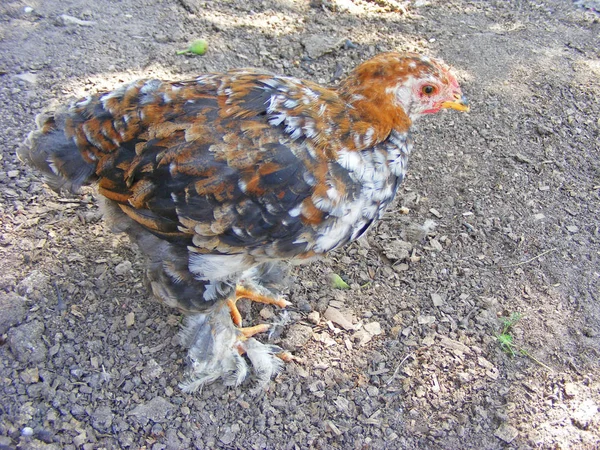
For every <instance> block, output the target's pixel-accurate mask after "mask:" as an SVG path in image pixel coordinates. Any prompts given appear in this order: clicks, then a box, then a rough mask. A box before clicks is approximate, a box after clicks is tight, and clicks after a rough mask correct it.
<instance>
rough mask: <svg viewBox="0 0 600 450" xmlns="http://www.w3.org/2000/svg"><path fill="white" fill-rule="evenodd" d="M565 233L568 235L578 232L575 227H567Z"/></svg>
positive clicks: (577, 228)
mask: <svg viewBox="0 0 600 450" xmlns="http://www.w3.org/2000/svg"><path fill="white" fill-rule="evenodd" d="M567 231H568V232H569V233H577V232H578V231H579V227H578V226H576V225H569V226H567Z"/></svg>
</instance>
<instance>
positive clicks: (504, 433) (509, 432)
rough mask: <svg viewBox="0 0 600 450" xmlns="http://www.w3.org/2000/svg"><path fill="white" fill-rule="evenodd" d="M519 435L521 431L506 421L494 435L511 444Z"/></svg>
mask: <svg viewBox="0 0 600 450" xmlns="http://www.w3.org/2000/svg"><path fill="white" fill-rule="evenodd" d="M518 435H519V431H518V430H517V429H516V428H515V427H512V426H510V425H508V424H506V423H503V424H502V425H500V426H499V427H498V429H497V430H496V431H495V432H494V436H496V437H497V438H498V439H500V440H502V441H504V442H506V443H507V444H510V443H511V442H512V441H513V440H514V439H515V438H516V437H517V436H518Z"/></svg>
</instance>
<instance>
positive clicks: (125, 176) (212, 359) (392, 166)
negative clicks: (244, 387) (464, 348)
mask: <svg viewBox="0 0 600 450" xmlns="http://www.w3.org/2000/svg"><path fill="white" fill-rule="evenodd" d="M448 108H450V109H455V110H459V111H467V110H468V105H467V103H466V101H465V100H464V98H463V96H462V93H461V89H460V87H459V84H458V82H457V80H456V78H455V77H454V76H453V75H452V74H451V73H450V71H449V69H448V68H447V67H446V66H445V65H444V64H442V63H441V62H438V61H435V60H433V59H430V58H428V57H425V56H419V55H417V54H400V53H385V54H381V55H378V56H376V57H374V58H372V59H370V60H368V61H366V62H364V63H363V64H361V65H359V66H358V67H357V68H356V69H355V70H354V71H352V72H351V73H350V74H349V75H348V76H347V77H346V78H345V79H344V80H343V81H341V83H340V84H339V86H338V87H336V88H326V87H323V86H320V85H318V84H316V83H313V82H311V81H307V80H302V79H298V78H292V77H287V76H280V75H275V74H272V73H269V72H266V71H260V70H254V69H242V70H232V71H229V72H226V73H211V74H204V75H200V76H199V77H197V78H196V79H194V80H190V81H178V82H164V81H160V80H155V79H144V80H139V81H135V82H132V83H130V84H126V85H123V86H121V87H119V88H117V89H116V90H114V91H112V92H105V93H98V94H95V95H91V96H89V97H86V98H83V99H81V100H79V101H77V102H75V103H73V104H71V105H70V106H66V107H61V108H58V109H56V110H55V111H52V112H46V113H42V114H40V115H39V116H38V118H37V125H38V130H36V131H33V132H32V133H30V135H29V136H28V138H27V140H26V142H25V145H24V146H23V147H22V148H21V150H20V151H19V154H20V158H21V159H22V160H24V161H26V162H28V163H29V164H31V165H33V166H35V167H37V168H38V169H39V170H41V171H42V172H43V174H44V177H45V180H46V182H47V183H48V184H49V186H50V187H52V188H53V189H55V190H57V191H60V190H70V191H73V192H77V191H78V189H79V188H80V186H82V185H85V184H90V183H94V184H96V185H97V188H98V192H99V194H100V196H101V198H103V203H104V205H103V208H104V214H105V218H106V219H107V220H108V221H109V222H110V223H111V224H112V226H113V228H114V229H115V230H116V231H121V232H126V233H127V234H128V235H129V237H130V238H131V240H132V241H133V242H135V243H137V244H138V246H139V248H140V249H141V251H142V252H143V253H144V254H145V255H146V257H147V259H148V269H147V279H148V281H149V285H150V288H151V290H152V293H153V294H154V296H155V297H157V298H158V299H160V300H161V301H163V302H164V303H166V304H167V305H170V306H173V307H175V308H178V309H179V310H181V311H183V312H185V313H186V314H187V315H188V319H187V324H186V328H185V330H184V331H183V341H184V343H185V344H186V345H187V347H189V352H188V356H189V361H190V363H191V368H190V371H189V379H188V381H187V382H186V383H184V385H183V386H184V389H187V390H190V391H191V390H195V389H197V388H199V387H201V386H203V385H204V384H206V383H210V382H213V381H215V380H221V381H222V382H224V383H225V384H231V385H238V384H240V383H241V382H242V381H243V380H244V379H245V378H246V377H247V375H248V374H249V373H250V372H251V370H253V371H254V373H255V375H256V377H257V378H258V380H259V381H260V382H262V383H264V382H266V381H268V380H269V379H270V378H271V377H272V376H274V375H275V374H276V373H277V372H278V371H279V370H280V369H281V367H282V364H283V363H282V360H283V359H286V354H285V353H283V352H282V350H281V349H280V348H279V347H277V346H274V345H268V344H263V343H261V342H259V341H258V340H257V339H256V338H255V337H254V336H255V335H256V334H258V333H261V332H264V331H266V330H267V329H268V328H269V325H267V324H262V325H257V326H255V327H248V328H242V327H241V325H242V318H241V315H240V313H239V312H238V310H237V307H236V301H237V300H238V299H240V298H246V299H250V300H253V301H258V302H262V303H267V304H273V305H277V306H278V307H281V308H284V307H286V306H287V305H288V304H289V303H288V301H287V300H286V299H285V298H284V297H283V296H282V291H281V286H282V284H281V283H282V282H281V279H282V277H284V276H285V273H286V267H287V266H288V265H289V263H292V264H297V263H305V262H308V261H311V260H312V259H314V258H316V257H319V256H322V255H324V254H326V253H327V252H329V251H331V250H334V249H336V248H339V247H341V246H343V245H345V244H347V243H349V242H351V241H354V240H355V239H357V238H359V237H360V236H361V235H363V234H364V233H365V232H366V231H367V230H368V229H369V228H370V227H371V226H372V225H373V223H374V222H375V221H376V220H377V219H379V218H380V217H381V216H382V214H383V212H384V210H385V209H386V206H387V205H389V203H390V202H391V201H392V199H393V198H394V196H395V194H396V191H397V189H398V186H399V184H400V183H401V181H402V179H403V178H404V175H405V172H406V164H407V158H408V155H409V153H410V150H411V139H410V133H409V132H410V127H411V124H412V122H413V121H414V120H415V119H417V118H418V117H420V116H422V115H424V114H430V113H435V112H438V111H440V110H441V109H448ZM248 363H250V365H249V364H248ZM250 366H251V367H250Z"/></svg>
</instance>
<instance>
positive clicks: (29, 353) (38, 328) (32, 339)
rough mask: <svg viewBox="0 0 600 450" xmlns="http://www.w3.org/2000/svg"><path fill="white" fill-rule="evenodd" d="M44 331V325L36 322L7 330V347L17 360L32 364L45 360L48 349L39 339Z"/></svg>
mask: <svg viewBox="0 0 600 450" xmlns="http://www.w3.org/2000/svg"><path fill="white" fill-rule="evenodd" d="M44 330H45V327H44V324H43V323H42V322H40V321H37V320H33V321H31V322H29V323H26V324H24V325H21V326H19V327H16V328H11V329H10V330H8V345H9V347H10V350H11V351H12V352H13V354H14V355H15V358H17V360H19V361H20V362H22V363H34V364H35V363H39V362H42V361H45V360H46V356H47V354H48V349H47V347H46V344H44V341H43V340H42V339H41V336H42V334H43V333H44Z"/></svg>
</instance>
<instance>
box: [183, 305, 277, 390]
mask: <svg viewBox="0 0 600 450" xmlns="http://www.w3.org/2000/svg"><path fill="white" fill-rule="evenodd" d="M267 329H268V325H257V326H255V327H249V328H238V327H236V326H235V325H234V323H233V321H232V319H231V314H230V310H229V307H228V302H226V301H220V302H217V303H215V304H214V305H213V306H212V307H211V308H210V309H209V310H207V311H206V312H203V313H196V314H191V315H190V316H188V318H187V321H186V326H185V328H184V330H183V331H182V332H181V341H182V344H183V345H185V346H186V347H189V351H188V357H189V360H190V363H191V364H190V365H191V368H190V373H189V380H188V381H186V382H184V383H182V384H181V388H182V389H183V390H184V391H185V392H193V391H196V390H197V389H199V388H201V387H202V386H204V385H205V384H209V383H212V382H213V381H216V380H218V379H221V380H222V381H223V383H224V384H226V385H233V386H237V385H239V384H241V383H242V382H243V381H244V380H245V379H246V377H247V376H248V372H249V368H248V363H247V361H246V357H247V359H248V360H249V361H250V363H251V365H252V367H253V369H254V373H255V374H256V376H257V378H258V382H259V385H264V384H266V383H267V382H268V381H269V380H270V379H271V378H272V377H273V376H274V375H276V374H277V373H278V372H279V371H280V370H281V368H282V366H283V360H282V359H283V358H281V357H280V355H284V352H283V350H282V349H281V348H280V347H278V346H276V345H268V344H262V343H261V342H259V341H257V340H256V339H254V338H253V337H252V336H254V335H255V334H257V333H261V332H263V331H266V330H267ZM243 355H245V356H246V357H244V356H243Z"/></svg>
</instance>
